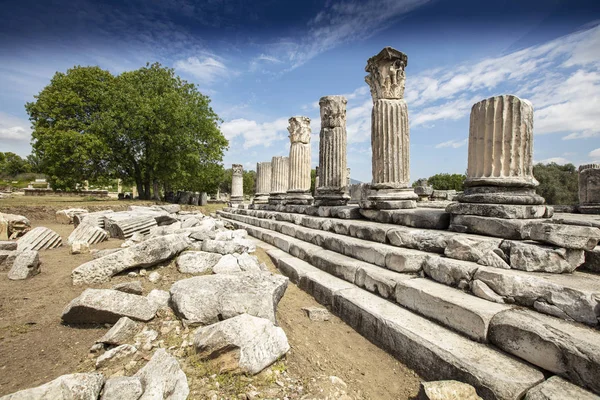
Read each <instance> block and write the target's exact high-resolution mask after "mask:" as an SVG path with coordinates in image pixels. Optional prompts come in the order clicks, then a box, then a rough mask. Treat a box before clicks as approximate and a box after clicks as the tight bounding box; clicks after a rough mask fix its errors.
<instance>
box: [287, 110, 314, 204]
mask: <svg viewBox="0 0 600 400" xmlns="http://www.w3.org/2000/svg"><path fill="white" fill-rule="evenodd" d="M289 124H290V125H289V126H288V131H289V133H290V136H289V137H290V158H289V160H290V161H289V162H290V165H289V174H290V178H289V186H288V189H287V194H286V196H285V204H302V205H305V204H312V202H313V196H312V194H311V193H310V170H311V168H310V118H308V117H292V118H290V119H289Z"/></svg>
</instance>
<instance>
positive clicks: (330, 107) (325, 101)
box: [319, 96, 348, 128]
mask: <svg viewBox="0 0 600 400" xmlns="http://www.w3.org/2000/svg"><path fill="white" fill-rule="evenodd" d="M346 104H348V100H346V98H345V97H344V96H323V97H321V99H320V100H319V106H320V107H321V128H335V127H345V126H346Z"/></svg>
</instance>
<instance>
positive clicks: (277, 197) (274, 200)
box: [269, 156, 290, 205]
mask: <svg viewBox="0 0 600 400" xmlns="http://www.w3.org/2000/svg"><path fill="white" fill-rule="evenodd" d="M289 179H290V160H289V158H288V157H281V156H278V157H273V158H272V159H271V192H270V193H269V204H274V205H276V204H280V203H281V202H282V201H283V198H284V197H285V194H286V193H287V190H288V186H289V185H288V182H289Z"/></svg>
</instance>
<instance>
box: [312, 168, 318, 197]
mask: <svg viewBox="0 0 600 400" xmlns="http://www.w3.org/2000/svg"><path fill="white" fill-rule="evenodd" d="M311 179H312V178H311ZM318 187H319V166H318V165H317V166H316V167H315V193H313V194H316V193H317V188H318Z"/></svg>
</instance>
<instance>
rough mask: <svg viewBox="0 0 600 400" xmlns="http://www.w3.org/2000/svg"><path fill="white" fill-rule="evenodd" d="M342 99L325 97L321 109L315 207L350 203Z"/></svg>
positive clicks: (344, 101)
mask: <svg viewBox="0 0 600 400" xmlns="http://www.w3.org/2000/svg"><path fill="white" fill-rule="evenodd" d="M347 103H348V100H346V98H345V97H344V96H325V97H321V99H320V100H319V105H320V106H321V132H320V135H319V137H320V141H319V173H318V179H319V183H318V185H317V187H316V194H315V204H316V205H318V206H344V205H346V204H347V203H348V200H350V196H348V194H347V186H346V185H347V174H348V167H347V166H346V165H347V164H346V163H347V161H346V157H347V156H346V140H347V139H346V104H347Z"/></svg>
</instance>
